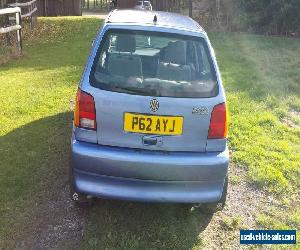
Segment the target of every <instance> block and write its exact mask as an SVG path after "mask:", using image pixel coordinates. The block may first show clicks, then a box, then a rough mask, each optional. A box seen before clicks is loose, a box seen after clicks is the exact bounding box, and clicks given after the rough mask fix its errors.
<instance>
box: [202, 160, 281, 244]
mask: <svg viewBox="0 0 300 250" xmlns="http://www.w3.org/2000/svg"><path fill="white" fill-rule="evenodd" d="M230 176H235V181H234V182H232V181H230V179H229V187H228V194H227V202H226V206H225V208H224V209H223V210H222V211H218V212H217V213H215V214H214V216H213V217H212V220H211V221H210V223H209V224H208V226H207V227H206V228H205V230H203V231H202V232H201V234H200V238H201V239H203V242H204V244H203V245H204V246H205V249H241V248H248V247H249V246H248V247H247V246H241V245H240V243H239V237H240V229H258V228H259V226H258V225H257V223H256V220H255V217H256V215H258V214H259V213H261V212H266V211H268V210H269V209H270V207H272V206H276V205H277V204H278V202H277V200H276V199H274V197H272V196H270V195H268V194H267V193H265V192H264V191H262V190H258V189H257V188H255V187H254V186H251V185H249V184H248V183H247V182H246V172H245V170H243V169H242V168H239V167H236V166H234V165H231V169H230ZM236 178H237V179H238V181H237V180H236Z"/></svg>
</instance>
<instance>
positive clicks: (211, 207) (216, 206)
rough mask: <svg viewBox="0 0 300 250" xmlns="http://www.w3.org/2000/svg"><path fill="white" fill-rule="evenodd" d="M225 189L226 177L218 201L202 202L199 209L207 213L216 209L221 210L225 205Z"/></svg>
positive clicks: (226, 187)
mask: <svg viewBox="0 0 300 250" xmlns="http://www.w3.org/2000/svg"><path fill="white" fill-rule="evenodd" d="M227 190H228V177H226V179H225V182H224V187H223V193H222V197H221V199H220V200H219V201H218V202H212V203H204V204H202V205H201V206H199V207H200V209H201V211H203V212H204V213H208V214H213V213H215V212H217V211H220V210H222V209H223V208H224V207H225V205H226V198H227Z"/></svg>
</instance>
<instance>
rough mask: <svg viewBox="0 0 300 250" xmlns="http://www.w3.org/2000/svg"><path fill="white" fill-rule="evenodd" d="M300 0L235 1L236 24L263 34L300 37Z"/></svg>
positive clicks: (243, 28)
mask: <svg viewBox="0 0 300 250" xmlns="http://www.w3.org/2000/svg"><path fill="white" fill-rule="evenodd" d="M299 13H300V1H299V0H234V23H238V24H239V26H240V28H241V29H242V30H247V31H249V30H250V31H254V32H257V33H263V34H276V35H300V28H299V27H300V15H299Z"/></svg>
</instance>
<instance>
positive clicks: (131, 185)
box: [71, 10, 229, 203]
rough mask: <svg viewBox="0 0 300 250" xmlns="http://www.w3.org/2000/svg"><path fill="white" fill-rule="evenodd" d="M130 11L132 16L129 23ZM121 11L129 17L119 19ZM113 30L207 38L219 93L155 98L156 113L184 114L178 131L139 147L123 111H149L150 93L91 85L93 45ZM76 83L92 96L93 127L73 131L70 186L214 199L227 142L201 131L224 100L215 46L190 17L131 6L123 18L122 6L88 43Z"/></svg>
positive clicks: (141, 196) (148, 197)
mask: <svg viewBox="0 0 300 250" xmlns="http://www.w3.org/2000/svg"><path fill="white" fill-rule="evenodd" d="M127 12H128V11H127ZM132 12H134V13H135V14H136V16H139V18H136V22H133V20H134V19H133V17H132V15H131V14H132ZM130 13H131V14H130ZM117 15H119V18H118V16H117ZM141 15H145V16H144V18H142V17H143V16H141ZM154 15H157V17H158V22H157V23H156V24H153V23H151V21H149V20H150V19H149V18H152V17H153V16H154ZM126 16H130V18H129V19H128V20H126V18H125V17H126ZM142 20H143V21H142ZM160 21H161V22H160ZM176 24H177V25H176ZM112 28H113V29H125V30H143V31H156V32H165V33H175V34H182V35H187V36H196V37H202V38H204V39H205V40H206V42H207V44H208V47H209V51H210V54H211V56H212V60H213V64H214V67H215V71H216V74H217V81H218V85H219V94H218V95H217V96H216V97H211V98H170V97H156V99H157V100H158V101H159V102H160V109H159V111H158V112H157V113H155V114H156V115H174V116H178V115H180V116H184V131H183V135H182V136H163V137H162V140H163V142H162V143H161V144H158V145H154V146H147V145H144V144H143V136H144V135H142V134H134V133H125V132H124V131H123V114H124V112H133V113H148V114H154V113H153V112H152V111H151V110H150V109H149V102H150V100H152V99H153V98H152V97H151V96H138V95H130V94H126V93H117V92H110V91H105V90H101V89H99V88H95V87H93V86H91V85H90V82H89V76H90V73H91V68H92V64H93V61H94V58H95V56H96V53H97V49H98V47H99V46H100V43H101V41H102V38H103V35H104V34H105V32H106V31H107V30H109V29H112ZM79 86H80V88H81V89H82V90H83V91H85V92H87V93H90V94H91V95H92V96H93V97H94V100H95V107H96V114H97V132H96V131H89V130H85V129H81V128H76V127H74V128H73V136H72V143H71V145H72V150H71V168H72V170H73V178H74V185H75V190H77V191H78V192H80V193H83V194H88V195H93V196H96V197H108V198H116V199H124V200H136V201H152V202H154V201H155V202H184V203H196V202H214V201H218V200H219V199H220V197H221V195H222V191H223V185H224V181H225V178H226V176H227V172H228V163H229V153H228V149H227V142H226V139H224V140H207V134H208V128H209V122H210V113H211V111H212V109H213V107H214V106H215V105H217V104H219V103H223V102H225V101H226V99H225V94H224V89H223V85H222V80H221V76H220V73H219V69H218V66H217V62H216V58H215V54H214V51H213V49H212V46H211V44H210V41H209V39H208V37H207V34H206V33H205V32H204V31H203V29H202V28H201V27H200V26H199V25H198V24H197V23H196V22H194V21H193V20H192V19H190V18H188V17H184V16H181V15H177V14H170V13H163V12H145V11H141V12H139V11H133V10H130V11H129V12H128V13H127V15H126V11H114V12H113V13H112V14H111V15H110V17H109V18H108V19H107V21H106V23H105V24H104V26H103V27H102V29H101V30H100V32H99V34H98V35H97V38H96V39H95V41H94V43H93V46H92V49H91V53H90V56H89V59H88V62H87V64H86V67H85V70H84V73H83V75H82V79H81V82H80V85H79ZM195 107H206V108H207V109H208V111H209V112H208V114H207V115H195V114H192V110H193V108H195Z"/></svg>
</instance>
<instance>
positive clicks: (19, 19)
mask: <svg viewBox="0 0 300 250" xmlns="http://www.w3.org/2000/svg"><path fill="white" fill-rule="evenodd" d="M21 22H22V21H21V11H20V12H17V13H16V25H20V26H21V25H22V24H21ZM21 27H22V26H21ZM17 40H18V41H17V43H18V45H17V46H18V50H19V53H20V54H22V32H21V29H18V30H17Z"/></svg>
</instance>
